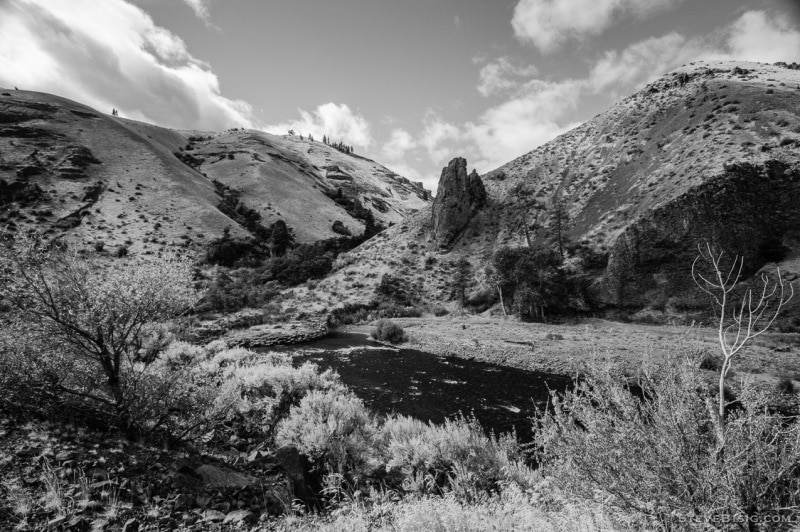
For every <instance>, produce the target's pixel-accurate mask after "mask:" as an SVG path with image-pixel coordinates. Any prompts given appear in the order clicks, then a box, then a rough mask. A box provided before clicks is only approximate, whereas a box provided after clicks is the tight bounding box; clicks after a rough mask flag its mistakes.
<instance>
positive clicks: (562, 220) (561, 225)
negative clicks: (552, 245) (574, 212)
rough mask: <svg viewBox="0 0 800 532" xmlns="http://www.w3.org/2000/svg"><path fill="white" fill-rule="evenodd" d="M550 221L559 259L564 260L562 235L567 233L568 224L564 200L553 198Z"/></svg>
mask: <svg viewBox="0 0 800 532" xmlns="http://www.w3.org/2000/svg"><path fill="white" fill-rule="evenodd" d="M551 220H552V224H553V229H555V231H556V238H557V239H558V252H559V254H560V255H561V258H562V259H563V258H564V233H565V232H566V231H567V225H568V224H569V213H567V206H566V205H565V204H564V200H563V199H561V198H559V197H555V198H554V199H553V204H552V207H551Z"/></svg>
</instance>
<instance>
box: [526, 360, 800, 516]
mask: <svg viewBox="0 0 800 532" xmlns="http://www.w3.org/2000/svg"><path fill="white" fill-rule="evenodd" d="M673 358H674V357H673ZM696 368H697V365H696V362H693V361H689V360H684V361H676V360H674V359H673V360H668V361H666V363H665V364H663V365H662V366H661V367H659V368H645V371H644V373H643V375H642V377H641V378H640V379H639V388H640V389H641V394H640V397H641V398H640V397H637V396H634V395H633V394H632V393H631V392H630V391H629V389H628V387H627V386H626V385H625V383H624V382H623V381H621V380H620V379H618V378H617V377H614V376H613V374H612V371H611V370H610V369H608V368H606V369H604V370H602V371H595V372H594V373H593V375H591V376H590V378H588V379H587V380H586V381H585V382H583V383H578V385H577V389H576V390H575V391H574V392H569V393H567V394H566V395H564V396H563V397H556V396H554V397H553V407H554V410H553V413H552V414H542V415H540V416H539V418H538V422H539V428H540V430H539V431H538V433H537V436H536V444H537V447H538V448H539V449H540V451H539V452H538V459H539V460H540V463H541V464H542V469H543V472H544V473H545V474H547V475H549V477H550V478H551V479H552V481H553V483H554V485H555V486H557V487H559V488H561V489H563V490H564V492H565V493H566V494H568V495H569V496H571V497H574V498H575V499H579V500H584V501H586V500H600V499H598V497H599V498H601V499H602V500H603V501H604V503H605V504H607V505H608V506H609V507H615V508H618V509H620V510H622V511H625V512H630V513H633V514H636V515H640V516H645V517H647V518H650V519H652V520H653V521H654V522H657V523H659V524H660V525H661V526H664V527H667V528H669V529H672V527H677V528H675V529H682V530H685V529H692V528H691V526H689V525H690V523H691V522H692V521H693V522H695V524H696V527H695V528H697V529H705V527H707V526H711V523H713V522H719V521H718V520H719V519H734V518H741V517H743V516H753V515H759V514H760V515H762V516H763V515H766V514H768V513H770V512H775V511H776V509H779V508H789V507H795V506H796V505H797V504H798V503H800V478H798V477H797V476H796V475H794V474H793V473H792V474H788V473H787V472H788V471H793V470H794V468H796V464H797V463H798V460H799V459H800V445H799V444H798V442H799V441H800V439H799V438H800V425H798V424H797V423H795V422H792V423H790V424H788V425H787V424H786V423H785V421H784V420H783V419H782V418H781V417H779V416H777V415H772V414H770V413H769V412H768V411H767V409H766V408H765V404H766V402H765V401H766V399H765V397H764V396H763V395H760V394H758V393H756V392H755V391H754V390H753V389H752V388H749V387H745V388H744V389H743V390H742V392H741V394H740V397H741V399H740V402H741V408H738V409H736V410H732V409H731V410H728V412H727V413H726V423H725V425H723V426H720V425H719V423H718V419H717V413H716V412H715V407H714V398H713V396H712V395H711V394H710V393H708V392H707V391H706V390H707V387H706V385H705V384H704V381H703V379H702V377H701V376H700V374H699V372H698V370H697V369H696ZM656 375H658V376H656ZM718 431H722V434H721V436H722V438H723V441H724V442H725V447H724V452H720V447H719V445H718V441H719V440H718ZM792 464H794V465H792ZM729 522H730V521H729ZM654 524H655V523H654Z"/></svg>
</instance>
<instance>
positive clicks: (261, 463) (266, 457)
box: [0, 416, 303, 532]
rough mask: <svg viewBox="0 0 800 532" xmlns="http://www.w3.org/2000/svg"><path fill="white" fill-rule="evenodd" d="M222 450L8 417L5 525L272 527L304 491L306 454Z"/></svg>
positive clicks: (0, 467)
mask: <svg viewBox="0 0 800 532" xmlns="http://www.w3.org/2000/svg"><path fill="white" fill-rule="evenodd" d="M239 443H244V442H239ZM228 447H229V448H228ZM239 447H241V448H242V449H243V450H241V451H240V450H239V449H238V448H239ZM220 448H225V449H226V452H225V453H224V454H223V455H213V454H201V453H198V452H196V451H194V452H189V450H187V449H184V450H182V451H176V450H168V449H165V448H159V447H154V446H150V445H146V444H141V443H137V442H131V441H127V440H125V439H124V438H120V437H119V436H117V435H115V434H113V433H104V432H99V431H93V430H88V429H84V428H80V427H76V426H74V425H70V424H58V423H45V422H35V421H21V420H18V419H17V420H15V419H10V418H8V417H5V416H4V417H2V418H0V530H12V529H14V530H71V531H88V530H115V531H120V530H122V531H125V532H134V531H137V530H139V531H144V530H174V529H180V530H243V529H246V530H250V529H252V528H253V526H255V525H257V524H260V526H261V527H262V528H268V527H269V522H270V521H271V520H272V518H273V517H274V516H277V515H280V514H283V513H285V512H286V511H287V509H290V508H291V505H292V499H293V497H294V496H297V495H298V493H297V492H298V491H299V490H298V488H300V490H301V488H302V486H301V485H299V484H298V483H302V481H303V476H302V475H303V466H302V461H301V459H300V457H299V455H297V454H296V453H295V454H291V453H287V452H278V453H270V454H266V453H262V452H259V451H249V452H248V447H247V446H242V445H238V446H237V445H236V444H232V445H230V446H222V447H220Z"/></svg>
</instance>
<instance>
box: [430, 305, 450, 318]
mask: <svg viewBox="0 0 800 532" xmlns="http://www.w3.org/2000/svg"><path fill="white" fill-rule="evenodd" d="M448 314H450V311H449V310H447V308H446V307H444V306H442V305H436V306H435V307H433V315H434V316H436V317H442V316H447V315H448Z"/></svg>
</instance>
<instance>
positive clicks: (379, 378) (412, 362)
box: [282, 332, 572, 441]
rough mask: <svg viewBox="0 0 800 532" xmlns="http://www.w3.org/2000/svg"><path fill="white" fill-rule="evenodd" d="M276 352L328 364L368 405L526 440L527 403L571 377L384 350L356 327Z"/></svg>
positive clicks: (531, 407) (297, 361)
mask: <svg viewBox="0 0 800 532" xmlns="http://www.w3.org/2000/svg"><path fill="white" fill-rule="evenodd" d="M282 350H283V351H285V352H289V353H292V354H293V355H294V356H295V358H294V363H295V364H296V365H300V364H302V363H304V362H314V363H316V364H317V365H319V366H320V368H322V369H326V368H332V369H334V370H335V371H336V372H337V373H339V375H340V376H341V379H342V382H344V383H345V384H346V385H347V386H348V387H349V388H350V389H352V390H353V392H355V394H356V395H358V396H359V397H360V398H361V399H363V400H364V402H365V403H366V404H367V406H369V407H370V408H371V409H372V410H374V411H377V412H380V413H383V414H389V413H398V414H404V415H408V416H413V417H415V418H418V419H421V420H424V421H428V420H430V421H433V422H436V423H441V422H442V421H444V419H445V418H448V417H454V416H458V415H460V414H461V413H463V414H464V415H467V416H469V415H473V414H474V416H475V417H476V418H477V419H478V421H480V423H481V425H482V426H483V427H484V428H485V429H487V430H494V431H495V432H496V433H501V432H509V431H511V430H512V429H513V428H516V431H517V435H518V437H519V438H520V440H522V441H526V440H529V439H530V435H531V423H530V417H531V416H532V415H533V413H534V411H535V406H534V405H539V406H540V407H541V406H543V405H544V404H545V403H546V401H547V399H548V397H549V392H548V387H549V388H550V389H552V390H558V391H563V390H565V389H566V388H567V387H568V386H569V385H570V384H571V382H572V380H571V379H570V378H567V377H564V376H562V375H555V374H548V373H539V372H533V371H526V370H521V369H516V368H509V367H505V366H500V365H496V364H488V363H485V362H477V361H470V360H466V359H463V358H456V357H437V356H435V355H431V354H429V353H423V352H421V351H414V350H411V349H392V348H386V347H384V346H382V345H379V344H375V343H373V342H370V341H369V340H367V337H366V335H363V334H357V333H341V332H337V333H333V334H331V335H329V336H328V337H326V338H323V339H321V340H317V341H314V342H310V343H306V344H302V345H297V346H293V347H286V348H283V349H282Z"/></svg>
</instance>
